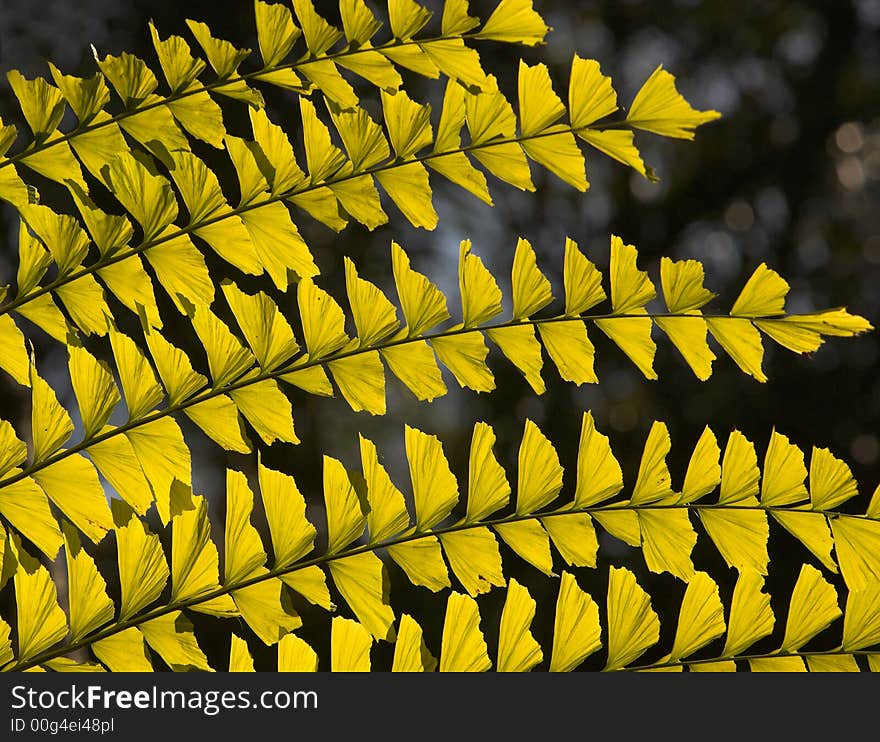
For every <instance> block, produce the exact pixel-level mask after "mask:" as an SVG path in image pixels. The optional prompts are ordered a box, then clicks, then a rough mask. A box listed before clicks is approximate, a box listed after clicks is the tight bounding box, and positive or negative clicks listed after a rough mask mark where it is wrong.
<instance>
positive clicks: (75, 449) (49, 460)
mask: <svg viewBox="0 0 880 742" xmlns="http://www.w3.org/2000/svg"><path fill="white" fill-rule="evenodd" d="M702 316H703V317H708V318H714V319H731V317H729V316H728V315H724V314H722V315H702ZM633 317H638V318H641V319H655V318H658V317H690V318H693V317H694V315H692V314H672V313H665V314H663V313H658V314H626V313H624V314H601V315H599V314H596V315H582V316H578V317H569V316H565V315H563V316H560V317H547V318H545V319H529V320H509V321H507V322H499V323H496V324H493V325H481V326H479V327H457V328H455V329H448V330H441V331H438V332H433V333H426V334H423V335H416V336H413V337H402V338H399V339H397V340H388V341H385V342H380V343H377V344H376V345H369V346H363V347H357V348H352V349H351V350H344V351H340V352H337V353H334V354H333V355H330V356H323V357H321V358H316V359H314V360H312V359H309V360H308V361H306V362H305V363H300V364H297V363H296V361H293V362H291V363H290V364H288V365H286V366H284V367H282V368H279V369H275V370H271V371H260V372H259V373H257V374H256V375H254V376H249V374H250V373H251V372H252V371H254V370H255V369H256V368H257V367H255V366H254V367H251V368H249V369H248V370H246V371H244V372H242V374H241V376H240V377H239V378H238V380H237V381H233V382H231V383H229V384H226V385H224V386H221V387H215V388H211V389H207V390H205V391H203V392H201V393H196V394H195V395H193V396H192V397H189V398H188V399H185V400H182V401H181V402H178V403H176V404H173V405H169V406H168V407H164V408H162V409H159V410H156V411H154V412H152V413H150V414H148V415H145V416H144V417H141V418H138V419H137V420H129V421H128V422H127V423H125V424H124V425H120V426H118V427H116V428H113V429H112V430H108V431H106V432H104V433H99V434H97V435H94V436H92V437H90V438H84V439H83V440H82V441H80V442H79V443H77V444H75V445H73V446H71V447H70V448H65V449H62V450H60V451H58V452H57V453H55V454H52V455H51V456H48V457H46V458H45V459H42V460H41V461H39V462H36V463H34V464H33V465H31V466H30V467H28V468H26V469H23V470H21V471H19V472H16V473H15V474H12V475H10V476H8V477H6V478H4V479H0V489H2V488H3V487H7V486H9V485H10V484H14V483H15V482H18V481H21V480H22V479H26V478H27V477H30V476H33V475H34V474H35V473H36V472H38V471H41V470H42V469H46V468H48V467H50V466H52V465H53V464H57V463H58V462H59V461H61V460H62V459H66V458H67V457H69V456H73V455H75V454H77V453H80V452H81V451H84V450H86V449H88V448H89V447H90V446H94V445H96V444H98V443H102V442H103V441H106V440H107V439H109V438H113V437H115V436H117V435H123V434H124V433H127V432H129V431H131V430H133V429H135V428H139V427H141V426H143V425H148V424H149V423H152V422H155V421H156V420H159V419H161V418H164V417H168V416H170V415H173V414H175V413H176V412H181V411H183V410H186V409H187V408H188V407H192V406H194V405H197V404H200V403H202V402H205V401H207V400H209V399H213V398H214V397H218V396H221V395H223V394H228V393H229V392H234V391H236V390H238V389H242V388H244V387H248V386H251V385H253V384H257V383H259V382H261V381H266V380H268V379H278V378H280V377H282V376H285V375H287V374H290V373H295V372H297V371H303V370H305V369H308V368H312V367H314V366H323V365H325V364H329V363H332V362H333V361H338V360H341V359H344V358H351V357H354V356H358V355H361V354H362V353H371V352H375V351H383V350H386V349H388V348H393V347H395V346H398V345H406V344H409V343H417V342H421V341H425V340H436V339H440V338H448V337H454V336H456V335H464V334H468V333H471V332H480V333H483V332H490V331H492V330H499V329H504V328H511V327H519V326H523V325H532V326H539V325H542V324H550V323H555V322H595V321H597V320H612V319H628V318H633ZM733 319H739V318H736V317H734V318H733ZM301 357H302V356H301Z"/></svg>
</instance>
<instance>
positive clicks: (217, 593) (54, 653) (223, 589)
mask: <svg viewBox="0 0 880 742" xmlns="http://www.w3.org/2000/svg"><path fill="white" fill-rule="evenodd" d="M652 507H654V506H652V505H641V506H630V509H635V510H643V509H645V510H647V509H651V508H652ZM679 507H681V506H679ZM686 507H689V508H692V507H710V508H711V507H713V506H700V505H695V504H693V503H690V504H688V505H687V506H686ZM714 507H716V508H717V507H718V506H717V505H715V506H714ZM725 507H729V506H725ZM609 509H619V508H616V507H615V506H607V505H606V506H598V505H591V506H588V507H583V508H571V507H563V508H559V509H557V510H549V511H545V512H541V513H530V514H523V515H520V514H516V513H514V514H512V515H509V516H504V517H500V518H494V519H490V520H482V521H474V522H469V521H465V520H461V521H458V522H457V523H454V524H453V525H451V526H447V527H445V528H441V529H435V530H433V531H415V532H411V533H405V532H404V535H398V536H394V537H391V538H389V539H386V540H385V541H382V542H378V543H367V544H361V545H358V546H355V547H352V548H349V549H347V550H344V551H341V552H338V553H335V554H331V553H324V554H321V555H319V556H317V557H313V558H312V559H307V560H305V561H301V562H297V563H295V564H292V565H287V566H283V567H275V568H274V569H270V570H268V571H267V572H265V573H263V574H256V575H254V576H253V577H249V578H247V579H244V580H241V581H240V582H237V583H235V584H234V585H221V586H219V587H218V588H217V589H216V590H212V591H211V592H207V593H203V594H202V595H198V596H195V597H192V598H186V599H184V600H180V601H177V602H173V603H168V604H166V605H162V606H158V607H156V608H154V609H153V610H151V611H147V612H146V613H142V614H140V615H138V616H132V617H131V618H128V619H126V620H125V621H120V622H117V623H115V624H111V625H109V626H107V627H105V628H103V629H100V630H98V631H96V632H94V633H93V634H90V635H88V636H85V637H83V638H81V639H78V640H77V641H75V642H72V643H70V644H63V645H59V646H57V647H54V648H52V649H48V650H46V651H44V652H42V653H40V654H39V655H37V656H35V657H32V658H31V659H29V660H27V661H25V662H21V663H18V664H15V665H12V666H7V667H4V668H2V670H0V671H2V672H21V671H23V670H27V669H28V668H31V667H35V666H37V665H39V664H41V663H43V662H46V661H48V660H50V659H54V658H55V657H60V656H62V655H64V654H68V653H70V652H74V651H76V650H78V649H82V648H83V647H87V646H89V645H90V644H93V643H95V642H98V641H100V640H101V639H106V638H107V637H109V636H113V635H115V634H118V633H119V632H121V631H125V630H126V629H129V628H132V627H136V626H138V625H140V624H142V623H145V622H147V621H151V620H153V619H155V618H159V617H160V616H164V615H166V614H168V613H173V612H174V611H179V610H183V609H186V608H190V607H192V606H194V605H198V604H199V603H205V602H207V601H210V600H215V599H217V598H220V597H222V596H225V595H230V594H231V593H233V592H235V591H236V590H240V589H242V588H246V587H249V586H250V585H255V584H257V583H260V582H263V581H265V580H269V579H274V578H279V577H282V576H283V575H287V574H291V573H293V572H298V571H299V570H302V569H306V568H308V567H314V566H318V567H320V566H322V565H326V564H329V563H331V562H333V561H336V560H338V559H345V558H347V557H351V556H357V555H358V554H364V553H367V552H373V551H376V550H378V549H381V548H387V547H389V546H397V545H399V544H404V543H408V542H410V541H417V540H419V539H423V538H436V537H442V536H444V535H446V534H450V533H455V532H458V531H465V530H470V529H473V528H487V527H493V526H497V525H504V524H508V523H519V522H522V521H527V520H536V519H539V518H547V517H553V516H564V515H573V514H579V513H586V514H590V513H595V512H600V511H605V512H607V511H608V510H609ZM743 509H749V510H773V509H779V510H782V509H783V508H762V507H757V506H744V507H743ZM813 512H820V511H813ZM821 512H824V511H821ZM826 514H828V515H847V514H845V513H831V512H828V513H826ZM851 517H858V516H851ZM849 654H854V652H851V653H849ZM773 656H778V654H768V655H755V658H757V657H773ZM723 659H727V658H723ZM737 659H740V658H739V657H738V658H737ZM742 659H746V657H743V658H742ZM710 661H718V660H693V661H692V662H694V663H696V662H710ZM655 666H659V665H648V666H645V667H646V668H649V667H655ZM624 669H642V668H624Z"/></svg>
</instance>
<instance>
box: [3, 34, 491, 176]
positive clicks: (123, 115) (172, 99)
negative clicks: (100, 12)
mask: <svg viewBox="0 0 880 742" xmlns="http://www.w3.org/2000/svg"><path fill="white" fill-rule="evenodd" d="M452 39H472V40H480V37H479V36H478V35H477V34H473V33H469V34H458V35H455V36H433V37H431V38H427V39H411V40H409V41H397V40H395V39H391V40H390V41H389V42H388V43H386V44H383V45H381V46H371V47H358V48H356V49H352V48H350V47H346V48H345V49H341V50H340V51H338V52H333V53H331V54H325V55H323V56H320V57H311V56H309V55H308V53H307V54H306V55H305V56H303V57H302V58H300V59H298V60H297V61H296V62H288V63H287V64H276V65H274V66H272V67H263V68H261V69H259V70H256V71H254V72H246V73H244V74H236V75H233V76H230V77H223V78H217V79H216V80H212V81H211V82H206V83H202V84H201V85H200V86H199V87H195V88H187V89H185V90H176V91H171V93H169V94H168V95H167V96H166V97H161V96H160V100H157V101H154V102H153V103H148V104H146V105H144V106H140V107H138V108H126V109H124V110H122V111H120V112H119V113H116V114H113V115H112V116H110V117H109V118H106V119H102V120H101V121H99V122H96V123H91V124H85V125H82V126H77V127H76V128H75V129H73V130H72V131H69V132H67V133H64V134H62V135H61V136H60V137H56V138H55V139H48V140H45V141H43V142H42V143H40V144H38V145H37V144H35V145H34V146H33V147H30V148H29V149H25V150H23V151H22V152H19V153H17V154H15V155H12V156H11V157H8V158H6V159H4V160H3V161H2V162H0V170H2V169H3V168H5V167H8V166H10V165H14V164H15V163H16V162H20V161H21V160H24V159H27V158H28V157H30V156H31V155H35V154H39V153H40V152H45V151H46V150H48V149H51V148H52V147H54V146H56V145H59V144H63V143H64V142H68V141H70V140H71V139H75V138H76V137H79V136H82V135H83V134H89V133H90V132H93V131H97V130H98V129H103V128H105V127H107V126H110V125H111V124H118V123H119V122H120V121H124V120H125V119H127V118H131V117H133V116H137V115H139V114H141V113H144V112H145V111H150V110H152V109H154V108H161V107H162V106H167V105H170V104H171V103H177V102H178V101H180V100H183V99H184V98H189V97H191V96H193V95H200V94H201V93H207V92H210V91H212V90H218V89H219V88H224V87H227V86H230V85H236V84H238V83H241V82H244V83H247V82H251V81H257V82H259V80H260V78H261V77H263V76H265V75H269V74H272V73H273V72H281V71H284V70H294V71H295V70H297V69H299V68H301V67H304V66H306V65H308V64H310V63H312V62H321V61H324V60H330V61H334V60H336V59H346V58H348V57H354V56H357V55H358V54H364V53H365V52H369V51H373V52H379V53H381V51H382V49H399V48H401V47H404V46H414V45H418V44H431V43H435V42H438V41H450V40H452Z"/></svg>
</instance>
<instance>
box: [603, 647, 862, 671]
mask: <svg viewBox="0 0 880 742" xmlns="http://www.w3.org/2000/svg"><path fill="white" fill-rule="evenodd" d="M848 654H854V655H862V656H869V655H872V654H877V652H872V651H870V650H867V649H843V647H837V648H835V649H819V650H813V651H810V652H800V651H798V652H783V651H782V650H778V651H776V652H764V653H762V654H738V655H733V656H722V657H707V658H701V659H682V660H673V661H667V662H654V663H652V664H649V665H629V666H627V667H621V668H620V669H618V670H611V671H610V672H644V671H646V670H661V669H663V668H665V667H686V666H688V665H708V664H712V663H714V662H728V661H733V662H745V661H748V660H769V659H773V658H776V657H802V658H806V657H835V656H841V655H848Z"/></svg>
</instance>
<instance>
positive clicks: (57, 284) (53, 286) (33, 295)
mask: <svg viewBox="0 0 880 742" xmlns="http://www.w3.org/2000/svg"><path fill="white" fill-rule="evenodd" d="M590 128H595V125H593V124H591V125H589V126H585V127H578V128H568V129H565V130H563V131H555V132H540V133H538V134H530V135H528V136H523V137H511V138H505V139H493V140H491V141H489V142H482V143H480V144H470V145H467V146H463V147H459V148H458V149H454V150H450V151H447V152H431V153H429V154H426V155H422V156H420V157H418V158H415V159H412V160H405V161H403V162H399V161H398V160H397V159H393V160H389V161H388V162H385V163H383V164H382V165H377V166H375V167H372V168H367V169H365V170H358V171H355V172H352V173H350V174H349V175H344V176H340V177H338V178H333V179H329V180H324V181H322V182H321V183H313V184H310V185H308V186H305V187H303V188H299V189H293V190H290V191H286V192H284V193H275V194H270V195H269V196H268V198H265V199H263V200H261V201H251V202H250V203H247V204H241V205H239V206H237V207H235V208H230V209H229V210H228V211H224V212H223V213H222V214H219V215H217V216H212V217H208V218H206V219H203V220H202V221H200V222H194V223H191V224H188V225H187V226H185V227H179V228H178V229H177V230H175V231H172V232H168V233H167V234H164V235H163V236H161V237H155V238H153V239H151V240H148V241H147V242H144V243H142V244H140V245H138V246H137V247H135V248H132V249H131V250H128V251H124V252H123V251H120V252H117V253H115V254H113V255H109V256H106V257H101V258H99V259H98V260H97V261H96V262H95V263H93V264H92V265H90V266H86V267H83V268H82V269H80V270H77V271H74V272H72V273H68V274H66V275H64V276H61V277H59V278H57V279H55V280H54V281H52V282H50V283H48V284H46V285H44V286H40V287H39V288H37V289H36V290H34V291H31V292H30V293H28V294H25V295H23V296H18V297H16V298H15V299H14V300H13V301H9V302H7V303H6V304H4V305H3V306H2V307H0V316H2V315H4V314H8V313H9V312H11V311H13V310H15V309H18V308H19V307H20V306H22V305H24V304H27V303H28V302H31V301H33V300H34V299H37V298H39V297H40V296H43V295H44V294H48V293H51V292H52V291H56V290H57V289H59V288H61V287H62V286H65V285H66V284H68V283H72V282H73V281H76V280H77V279H78V278H82V277H83V276H87V275H92V274H94V273H96V272H98V271H100V270H101V269H102V268H106V267H107V266H109V265H113V264H114V263H118V262H120V261H122V260H127V259H128V258H130V257H133V256H135V255H140V254H141V253H145V252H146V251H147V250H149V249H151V248H153V247H156V246H158V245H161V244H163V243H165V242H170V241H171V240H175V239H177V238H178V237H180V236H182V235H186V234H191V233H193V232H197V231H198V230H199V229H202V228H204V227H208V226H210V225H212V224H216V223H217V222H222V221H225V220H226V219H231V218H232V217H235V216H241V215H242V214H244V213H246V212H248V211H253V210H254V209H259V208H262V207H263V206H266V205H267V204H271V203H275V202H276V201H283V200H288V199H292V198H294V197H296V196H300V195H302V194H305V193H309V192H311V191H314V190H317V189H319V188H327V187H331V186H334V185H338V184H339V183H344V182H346V181H349V180H354V179H356V178H360V177H362V176H364V175H367V176H373V175H377V174H379V173H383V172H385V171H388V170H393V169H395V168H398V167H404V166H407V165H412V164H413V163H423V162H427V161H430V160H433V159H436V158H439V157H446V156H448V155H454V154H458V153H460V152H465V153H467V152H473V151H477V150H482V149H489V148H491V147H501V146H504V145H507V144H518V143H521V142H525V141H529V140H532V139H542V138H544V137H551V136H559V135H561V134H566V133H572V134H574V133H576V132H578V131H582V130H584V129H590ZM346 162H348V160H346ZM340 167H341V166H340ZM337 172H338V171H337Z"/></svg>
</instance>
